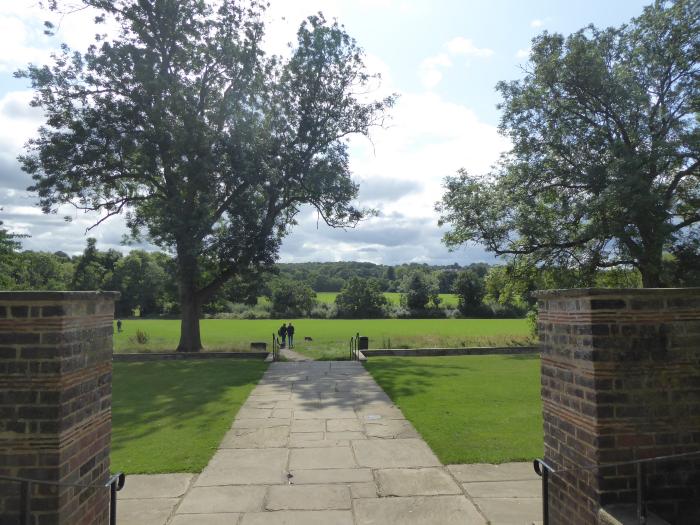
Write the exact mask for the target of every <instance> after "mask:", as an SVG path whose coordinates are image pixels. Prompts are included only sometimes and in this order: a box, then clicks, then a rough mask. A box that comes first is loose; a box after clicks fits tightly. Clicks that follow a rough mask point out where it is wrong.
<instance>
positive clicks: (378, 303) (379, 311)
mask: <svg viewBox="0 0 700 525" xmlns="http://www.w3.org/2000/svg"><path fill="white" fill-rule="evenodd" d="M335 304H336V306H337V307H338V316H339V317H350V318H355V319H360V318H364V319H371V318H374V317H382V316H383V314H384V309H385V308H386V306H387V304H388V302H387V299H386V297H384V294H383V293H382V291H381V290H380V288H379V284H378V282H377V281H376V280H374V279H362V278H360V277H352V278H351V279H350V280H349V281H348V282H347V284H346V285H345V286H344V287H343V289H342V291H341V292H340V293H339V294H338V296H337V297H336V298H335Z"/></svg>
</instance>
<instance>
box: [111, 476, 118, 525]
mask: <svg viewBox="0 0 700 525" xmlns="http://www.w3.org/2000/svg"><path fill="white" fill-rule="evenodd" d="M109 525H117V484H116V480H114V481H112V483H111V484H110V486H109Z"/></svg>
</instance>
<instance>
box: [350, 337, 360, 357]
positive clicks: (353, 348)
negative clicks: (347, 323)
mask: <svg viewBox="0 0 700 525" xmlns="http://www.w3.org/2000/svg"><path fill="white" fill-rule="evenodd" d="M359 360H360V333H359V332H358V333H357V334H355V335H354V336H353V337H351V338H350V361H359Z"/></svg>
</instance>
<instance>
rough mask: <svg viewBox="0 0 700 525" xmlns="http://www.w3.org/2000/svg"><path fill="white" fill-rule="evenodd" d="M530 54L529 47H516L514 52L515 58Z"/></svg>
mask: <svg viewBox="0 0 700 525" xmlns="http://www.w3.org/2000/svg"><path fill="white" fill-rule="evenodd" d="M529 56H530V49H529V48H528V49H518V51H517V52H516V53H515V58H521V59H522V58H528V57H529Z"/></svg>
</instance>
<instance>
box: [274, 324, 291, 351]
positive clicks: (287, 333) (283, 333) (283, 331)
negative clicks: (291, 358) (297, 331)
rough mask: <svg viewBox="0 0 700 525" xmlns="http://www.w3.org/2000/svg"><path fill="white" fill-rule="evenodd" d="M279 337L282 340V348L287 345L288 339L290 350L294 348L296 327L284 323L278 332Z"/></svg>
mask: <svg viewBox="0 0 700 525" xmlns="http://www.w3.org/2000/svg"><path fill="white" fill-rule="evenodd" d="M277 335H279V336H280V337H281V338H282V346H283V347H284V346H285V345H286V339H289V348H294V326H293V325H292V323H287V324H286V325H285V324H284V323H282V326H280V329H279V330H277Z"/></svg>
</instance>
